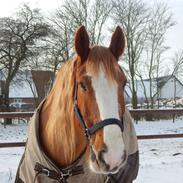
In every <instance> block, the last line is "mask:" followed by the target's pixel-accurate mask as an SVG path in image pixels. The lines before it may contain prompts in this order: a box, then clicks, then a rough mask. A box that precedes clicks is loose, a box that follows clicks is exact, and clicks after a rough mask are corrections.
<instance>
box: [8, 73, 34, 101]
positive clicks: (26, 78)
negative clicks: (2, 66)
mask: <svg viewBox="0 0 183 183" xmlns="http://www.w3.org/2000/svg"><path fill="white" fill-rule="evenodd" d="M33 93H34V94H33ZM34 95H35V96H36V97H37V92H36V88H35V84H34V82H33V80H32V74H31V71H28V70H27V71H20V72H19V73H17V75H16V76H15V78H14V80H13V81H12V82H11V84H10V92H9V97H10V98H34Z"/></svg>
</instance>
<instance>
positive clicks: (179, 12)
mask: <svg viewBox="0 0 183 183" xmlns="http://www.w3.org/2000/svg"><path fill="white" fill-rule="evenodd" d="M146 1H147V2H150V0H146ZM156 1H161V2H162V1H165V2H166V3H167V4H168V6H169V8H170V10H171V11H172V13H173V15H174V21H175V22H176V25H175V26H174V27H172V28H171V30H169V31H168V33H167V35H166V40H167V42H166V44H167V46H170V47H171V49H170V50H169V51H168V52H167V55H166V56H167V58H170V57H172V56H173V54H174V52H175V51H177V50H180V49H183V0H156ZM23 2H29V4H30V5H31V7H37V8H40V9H42V11H43V12H45V13H49V12H52V11H53V10H54V9H55V8H57V7H58V6H59V5H61V3H62V0H0V17H3V16H11V15H12V14H13V13H15V12H16V11H17V8H18V7H19V6H20V4H21V3H23ZM151 2H152V1H151Z"/></svg>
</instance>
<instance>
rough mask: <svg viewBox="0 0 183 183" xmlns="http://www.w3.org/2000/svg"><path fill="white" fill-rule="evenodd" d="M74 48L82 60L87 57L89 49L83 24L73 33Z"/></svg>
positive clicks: (87, 37)
mask: <svg viewBox="0 0 183 183" xmlns="http://www.w3.org/2000/svg"><path fill="white" fill-rule="evenodd" d="M75 50H76V53H77V55H78V56H79V57H80V59H81V61H82V62H83V61H85V60H86V59H87V57H88V53H89V50H90V48H89V36H88V33H87V31H86V29H85V27H84V26H83V25H82V26H81V27H79V29H78V30H77V32H76V34H75Z"/></svg>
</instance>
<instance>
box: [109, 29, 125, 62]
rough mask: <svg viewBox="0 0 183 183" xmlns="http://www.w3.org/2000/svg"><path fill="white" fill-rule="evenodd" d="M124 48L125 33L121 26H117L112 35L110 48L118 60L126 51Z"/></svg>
mask: <svg viewBox="0 0 183 183" xmlns="http://www.w3.org/2000/svg"><path fill="white" fill-rule="evenodd" d="M124 48H125V35H124V33H123V31H122V29H121V28H120V27H119V26H117V27H116V30H115V31H114V33H113V35H112V38H111V43H110V46H109V49H110V50H111V52H112V53H113V55H114V56H115V58H116V59H117V60H118V59H119V57H120V56H121V55H122V53H123V52H124Z"/></svg>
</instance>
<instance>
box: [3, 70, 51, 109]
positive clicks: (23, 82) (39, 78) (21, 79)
mask: <svg viewBox="0 0 183 183" xmlns="http://www.w3.org/2000/svg"><path fill="white" fill-rule="evenodd" d="M0 76H1V78H0V97H1V98H0V101H1V103H2V104H3V98H4V97H3V96H4V94H3V93H4V83H5V77H4V76H3V74H0ZM53 79H54V74H53V73H52V72H50V71H30V70H26V71H19V72H18V73H17V74H16V76H15V78H14V79H13V81H12V82H11V84H10V90H9V103H10V107H14V108H16V109H24V110H25V111H26V110H33V109H34V108H35V107H36V106H37V105H38V104H39V103H40V101H41V100H42V99H43V98H44V97H45V96H46V95H47V93H48V90H49V86H50V85H51V84H52V81H53Z"/></svg>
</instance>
